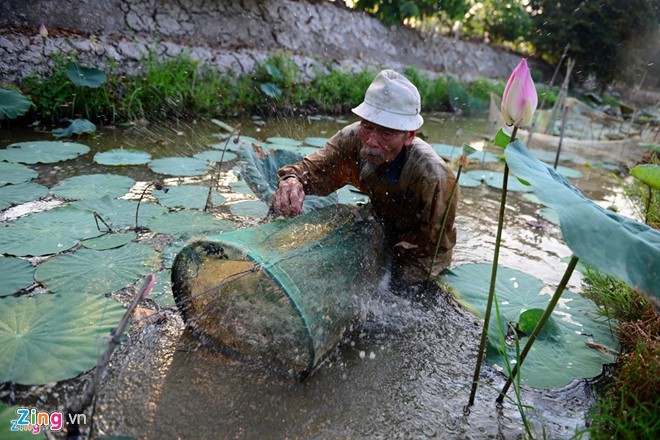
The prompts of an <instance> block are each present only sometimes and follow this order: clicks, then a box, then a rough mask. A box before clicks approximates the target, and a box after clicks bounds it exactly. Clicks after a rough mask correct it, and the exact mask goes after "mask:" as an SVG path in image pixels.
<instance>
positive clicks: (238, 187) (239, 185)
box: [229, 180, 256, 196]
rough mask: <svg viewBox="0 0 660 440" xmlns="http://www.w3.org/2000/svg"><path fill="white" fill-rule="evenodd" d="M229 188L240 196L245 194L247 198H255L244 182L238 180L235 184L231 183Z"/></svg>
mask: <svg viewBox="0 0 660 440" xmlns="http://www.w3.org/2000/svg"><path fill="white" fill-rule="evenodd" d="M229 188H230V189H231V190H232V191H233V192H238V193H242V194H247V195H249V196H256V194H255V193H254V191H252V189H251V188H250V187H249V186H248V184H247V183H246V182H245V180H238V181H236V182H232V183H230V184H229Z"/></svg>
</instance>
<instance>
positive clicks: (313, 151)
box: [297, 146, 319, 156]
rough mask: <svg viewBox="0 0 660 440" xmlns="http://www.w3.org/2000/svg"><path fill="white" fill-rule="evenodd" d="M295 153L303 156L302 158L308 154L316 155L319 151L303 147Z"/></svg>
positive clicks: (314, 148)
mask: <svg viewBox="0 0 660 440" xmlns="http://www.w3.org/2000/svg"><path fill="white" fill-rule="evenodd" d="M297 151H298V153H299V154H301V155H303V156H309V155H310V154H314V153H316V152H317V151H319V149H318V148H316V147H305V146H302V147H299V148H298V150H297Z"/></svg>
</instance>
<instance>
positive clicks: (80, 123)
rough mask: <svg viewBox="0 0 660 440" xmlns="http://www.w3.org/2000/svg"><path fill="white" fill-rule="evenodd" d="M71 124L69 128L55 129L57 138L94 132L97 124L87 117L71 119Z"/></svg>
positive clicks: (54, 134)
mask: <svg viewBox="0 0 660 440" xmlns="http://www.w3.org/2000/svg"><path fill="white" fill-rule="evenodd" d="M69 122H70V124H69V126H68V127H67V128H56V129H55V130H53V136H55V137H56V138H61V137H71V136H73V135H74V134H83V133H94V132H95V131H96V125H94V124H92V123H91V122H89V121H88V120H87V119H69Z"/></svg>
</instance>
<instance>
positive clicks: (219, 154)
mask: <svg viewBox="0 0 660 440" xmlns="http://www.w3.org/2000/svg"><path fill="white" fill-rule="evenodd" d="M193 157H194V158H195V159H201V160H206V161H210V162H220V161H221V160H222V161H223V162H228V161H230V160H234V159H236V158H237V157H238V155H237V154H236V153H234V152H232V151H224V152H223V151H220V150H209V151H202V152H201V153H197V154H195V155H193Z"/></svg>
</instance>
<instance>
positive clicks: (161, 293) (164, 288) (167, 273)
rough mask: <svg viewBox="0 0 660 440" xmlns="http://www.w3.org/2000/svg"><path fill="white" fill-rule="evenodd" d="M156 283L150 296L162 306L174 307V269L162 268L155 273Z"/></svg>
mask: <svg viewBox="0 0 660 440" xmlns="http://www.w3.org/2000/svg"><path fill="white" fill-rule="evenodd" d="M155 276H156V284H154V287H153V289H151V293H150V294H149V298H151V299H152V300H154V302H155V303H156V304H158V305H159V306H161V307H174V306H175V305H176V303H175V301H174V294H173V293H172V271H171V270H162V271H160V272H158V273H156V274H155Z"/></svg>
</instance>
